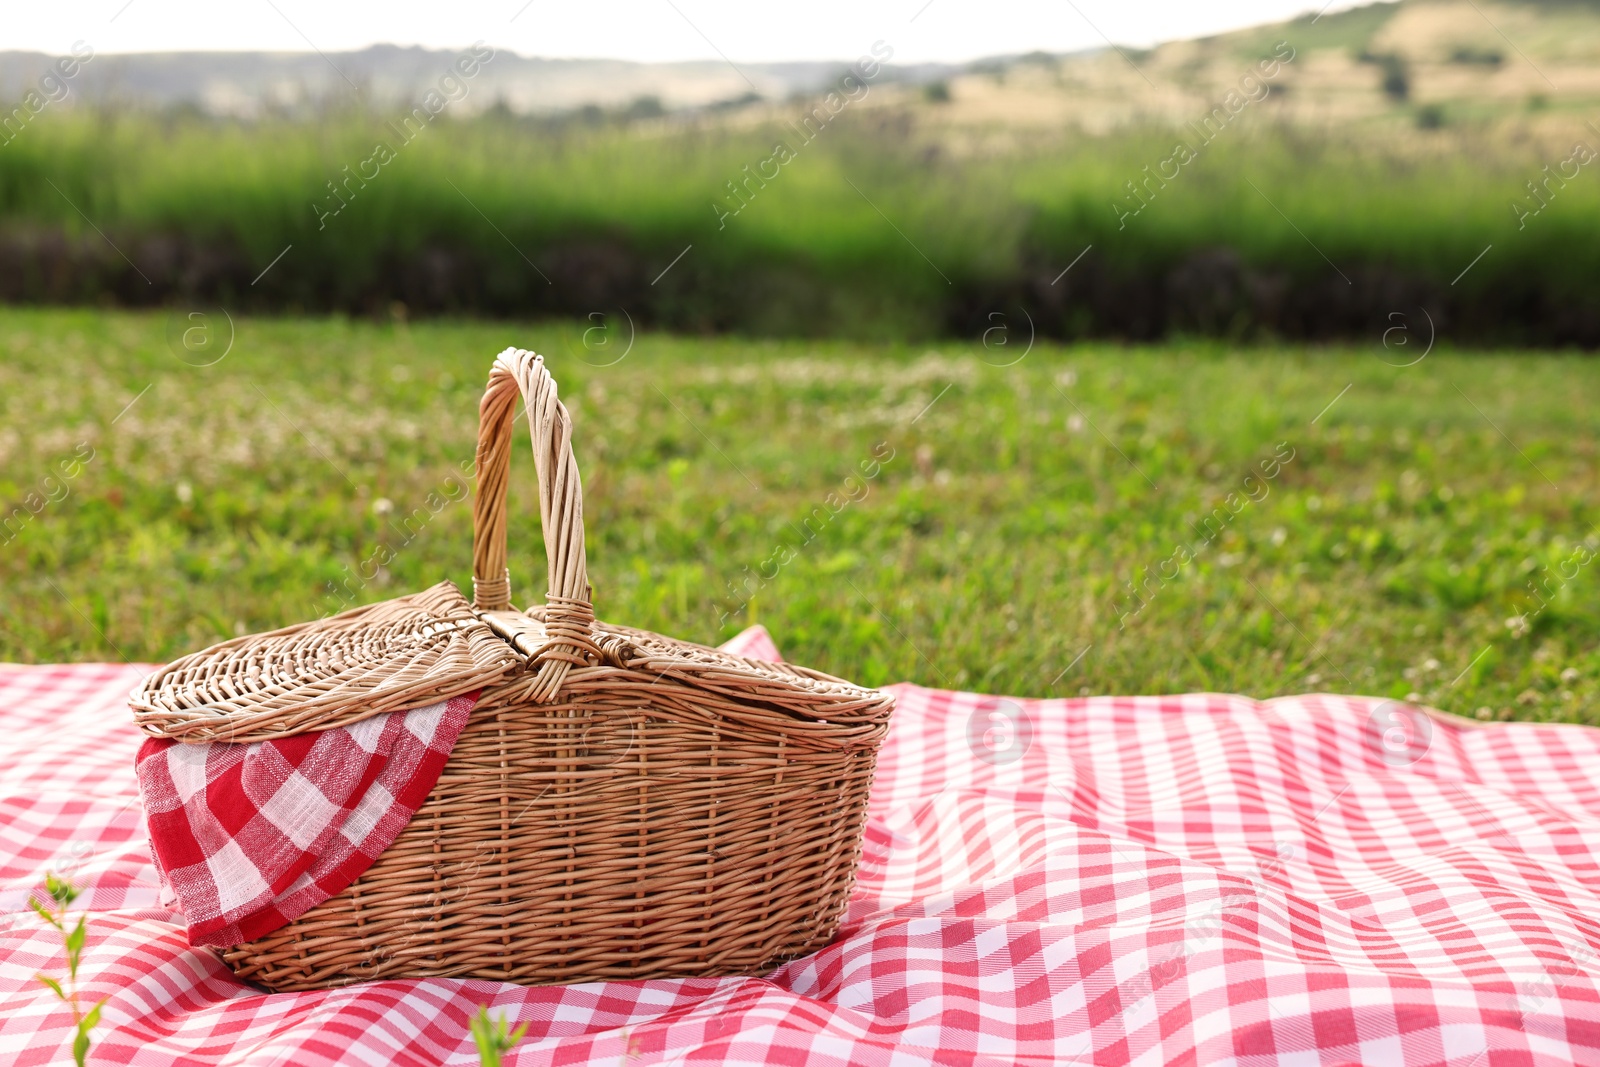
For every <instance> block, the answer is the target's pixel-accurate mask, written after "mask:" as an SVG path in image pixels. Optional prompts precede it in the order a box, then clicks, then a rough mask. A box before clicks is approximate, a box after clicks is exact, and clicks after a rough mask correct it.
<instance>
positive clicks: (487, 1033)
mask: <svg viewBox="0 0 1600 1067" xmlns="http://www.w3.org/2000/svg"><path fill="white" fill-rule="evenodd" d="M527 1032H528V1024H527V1023H523V1024H522V1025H521V1026H519V1027H517V1028H516V1029H515V1030H510V1029H509V1028H508V1027H507V1025H506V1021H505V1019H503V1018H502V1019H491V1018H489V1006H488V1005H487V1004H480V1005H478V1014H477V1015H475V1016H474V1017H473V1019H472V1040H473V1042H474V1043H476V1044H477V1046H478V1063H479V1064H480V1065H481V1067H500V1057H501V1056H503V1055H505V1054H506V1053H507V1052H510V1051H511V1050H512V1049H514V1048H516V1047H517V1042H519V1041H521V1040H522V1038H523V1035H525V1034H526V1033H527Z"/></svg>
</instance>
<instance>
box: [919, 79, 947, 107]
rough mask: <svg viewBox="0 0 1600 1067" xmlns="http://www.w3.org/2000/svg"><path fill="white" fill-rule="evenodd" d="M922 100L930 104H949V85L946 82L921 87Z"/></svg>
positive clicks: (931, 83)
mask: <svg viewBox="0 0 1600 1067" xmlns="http://www.w3.org/2000/svg"><path fill="white" fill-rule="evenodd" d="M922 99H924V100H926V101H927V102H928V103H930V104H948V103H949V102H950V83H949V82H946V81H936V82H929V83H928V84H927V85H924V86H923V87H922Z"/></svg>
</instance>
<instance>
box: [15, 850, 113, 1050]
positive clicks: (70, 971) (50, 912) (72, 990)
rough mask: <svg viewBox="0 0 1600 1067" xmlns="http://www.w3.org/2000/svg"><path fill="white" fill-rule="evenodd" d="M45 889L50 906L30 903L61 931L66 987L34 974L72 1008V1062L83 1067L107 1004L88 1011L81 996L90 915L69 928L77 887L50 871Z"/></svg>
mask: <svg viewBox="0 0 1600 1067" xmlns="http://www.w3.org/2000/svg"><path fill="white" fill-rule="evenodd" d="M45 889H46V891H47V892H48V893H49V894H50V901H51V904H50V906H49V907H46V906H45V905H44V904H43V903H42V902H41V901H40V900H39V898H38V897H35V896H30V897H29V898H28V906H29V907H31V908H32V909H33V910H34V911H35V912H37V913H38V915H39V918H41V919H43V920H44V921H45V922H47V923H49V924H50V925H51V926H53V927H55V928H56V930H58V931H59V932H60V933H61V941H62V945H63V947H64V948H65V950H66V954H67V982H66V985H65V986H63V985H62V984H61V983H60V982H59V981H57V980H56V979H54V978H51V977H50V976H49V975H46V974H40V975H36V976H35V977H37V978H38V979H39V981H41V982H43V983H44V984H45V985H46V986H48V987H49V988H50V991H51V992H52V993H54V994H55V995H56V996H57V997H59V998H60V999H61V1001H62V1002H63V1003H64V1004H67V1005H68V1006H69V1007H71V1008H72V1023H73V1027H74V1029H75V1030H76V1033H75V1034H74V1036H73V1039H72V1061H73V1063H75V1064H77V1067H84V1060H85V1059H86V1058H87V1057H88V1055H89V1031H91V1030H93V1029H94V1028H95V1026H96V1025H97V1024H98V1023H99V1022H100V1009H101V1008H103V1007H104V1006H105V1003H106V1002H105V1001H104V1000H101V1001H100V1002H99V1003H97V1004H95V1006H94V1007H92V1008H90V1009H89V1010H88V1011H84V1010H83V1002H82V1001H81V1000H80V999H79V996H78V963H79V961H80V960H81V959H82V956H83V943H84V940H85V939H86V938H87V937H88V926H87V922H88V916H86V915H80V916H78V923H77V925H76V926H74V927H72V929H70V930H68V929H67V908H68V906H69V905H71V903H72V902H73V901H74V900H77V899H78V893H79V890H78V888H77V887H76V886H74V885H73V884H72V883H71V882H69V881H67V880H66V879H64V878H58V877H56V875H55V874H54V873H50V874H46V875H45Z"/></svg>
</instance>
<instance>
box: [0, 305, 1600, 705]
mask: <svg viewBox="0 0 1600 1067" xmlns="http://www.w3.org/2000/svg"><path fill="white" fill-rule="evenodd" d="M591 325H592V324H590V323H587V322H579V323H575V324H545V325H533V326H526V325H510V324H493V323H487V324H485V323H478V324H460V323H449V322H434V323H426V324H416V323H413V324H410V325H405V324H390V325H373V324H368V323H362V322H350V321H345V320H340V319H313V320H295V319H257V318H244V317H240V318H238V319H237V320H236V322H235V324H234V326H233V327H231V328H230V327H229V326H228V325H227V323H226V321H225V320H221V319H217V320H211V321H207V322H196V321H190V320H183V319H173V318H169V316H167V315H164V314H162V313H121V312H111V313H101V312H61V311H50V312H42V311H18V310H11V311H6V312H0V355H3V357H4V358H3V360H0V427H3V429H0V499H4V500H7V501H10V502H12V503H11V504H9V505H8V508H10V509H12V510H9V511H8V513H7V514H6V515H4V516H0V520H3V521H4V522H7V523H10V524H11V525H10V526H8V527H5V532H4V534H3V535H0V537H3V541H4V543H0V660H23V661H53V660H78V659H89V660H96V659H116V658H126V659H130V660H143V661H150V660H162V659H166V658H169V657H172V656H174V655H177V654H179V653H181V652H184V651H187V650H191V649H194V648H197V647H199V646H201V645H204V644H207V643H210V642H213V641H215V640H218V639H221V638H224V637H228V636H232V635H234V634H236V633H244V632H247V631H253V630H260V629H265V628H270V627H275V626H279V625H284V624H288V623H291V622H296V621H300V620H304V619H308V618H312V617H316V616H318V615H320V614H323V613H324V612H326V611H328V610H330V609H333V608H337V607H339V606H341V605H344V604H354V603H365V602H369V601H373V600H378V599H383V598H385V597H389V596H394V595H397V594H399V593H401V592H405V591H410V590H414V589H417V588H420V587H422V586H424V585H426V584H430V583H432V582H434V581H437V580H439V579H441V578H446V577H448V578H452V579H454V580H455V581H457V582H458V583H459V584H462V585H466V584H467V583H468V580H469V577H470V572H469V561H470V551H471V520H470V505H469V504H468V503H467V501H466V499H465V496H464V493H465V488H466V485H465V481H464V479H463V473H462V468H461V464H462V463H464V462H467V461H469V460H470V457H471V455H472V447H473V441H474V434H475V411H476V403H477V399H478V396H479V392H480V390H481V387H482V381H483V379H484V377H485V375H486V371H487V367H488V364H489V362H490V360H491V358H492V356H493V354H494V353H495V352H497V351H499V350H500V349H501V348H502V347H504V346H505V345H507V344H508V343H513V342H515V343H518V344H521V345H524V346H527V347H533V348H535V349H537V350H539V351H543V352H545V353H546V354H547V356H548V358H549V360H550V363H551V366H552V369H553V370H554V372H555V374H556V376H557V379H558V381H559V382H560V384H561V388H562V393H563V396H564V398H565V399H566V402H567V404H568V405H569V407H570V408H571V409H572V412H573V416H574V419H575V422H576V436H575V441H576V447H577V450H578V458H579V462H580V465H581V467H582V470H583V474H584V481H585V487H586V505H585V516H586V522H587V530H588V549H589V561H590V574H591V578H592V581H593V583H594V588H595V599H596V605H597V609H598V611H599V613H600V615H601V616H602V617H603V618H606V619H609V620H612V621H616V622H621V623H627V624H632V625H637V626H643V627H647V628H650V629H655V630H659V631H663V632H667V633H671V634H674V635H679V636H682V637H686V638H690V639H693V640H699V641H705V642H716V641H719V640H721V639H724V638H726V637H727V636H730V635H731V634H733V633H735V632H737V631H738V630H739V629H741V628H742V627H744V626H745V625H747V624H748V623H750V622H761V623H764V624H765V625H767V626H768V627H769V628H770V629H771V630H772V631H773V633H774V635H775V636H776V638H777V640H778V643H779V644H780V646H781V647H782V648H783V649H784V650H785V652H786V653H787V654H789V655H790V656H791V657H792V658H793V659H795V660H797V661H800V662H804V663H807V664H811V665H814V666H817V667H820V668H822V669H825V670H829V671H832V672H834V673H837V674H841V675H844V676H846V677H850V678H854V679H858V680H861V681H864V682H868V683H884V682H889V681H895V680H900V679H913V680H915V681H918V682H921V683H924V684H928V685H935V686H949V687H958V688H970V689H978V690H983V691H988V692H994V693H1010V694H1017V695H1029V696H1044V695H1058V696H1059V695H1075V694H1079V693H1097V694H1099V693H1158V692H1172V691H1189V690H1203V689H1210V690H1224V691H1236V692H1244V693H1250V694H1255V695H1259V696H1267V695H1273V694H1279V693H1289V692H1299V691H1308V690H1337V691H1343V692H1353V693H1369V694H1378V695H1389V696H1394V697H1405V696H1407V695H1408V694H1413V693H1414V694H1417V697H1418V698H1419V699H1422V700H1425V701H1427V702H1429V703H1431V704H1434V705H1436V706H1439V707H1442V708H1446V709H1448V710H1452V711H1457V712H1461V713H1465V714H1473V713H1475V712H1476V711H1477V709H1479V708H1486V709H1488V711H1486V712H1485V713H1484V714H1485V715H1487V716H1498V717H1502V718H1504V717H1516V718H1525V719H1556V720H1569V721H1585V722H1600V718H1597V717H1596V712H1595V710H1594V709H1595V708H1597V707H1600V642H1597V640H1596V638H1597V636H1600V608H1597V606H1596V605H1597V604H1600V598H1597V596H1596V594H1595V589H1596V586H1595V583H1596V582H1597V581H1600V569H1597V568H1596V567H1595V566H1594V565H1592V564H1591V563H1590V562H1589V560H1590V558H1592V555H1593V554H1594V553H1596V552H1600V532H1597V531H1596V529H1595V521H1596V518H1597V517H1600V466H1597V462H1600V457H1597V441H1600V434H1597V432H1596V431H1597V428H1600V427H1597V425H1596V416H1595V413H1594V408H1593V404H1592V403H1591V399H1592V397H1594V396H1595V395H1596V391H1597V389H1600V365H1597V364H1596V363H1595V362H1594V361H1593V360H1591V359H1585V358H1579V357H1573V356H1564V355H1552V354H1545V353H1539V352H1533V351H1517V352H1508V353H1506V354H1503V355H1483V354H1474V353H1463V352H1459V351H1453V350H1449V349H1447V348H1444V347H1438V348H1435V349H1434V351H1432V352H1431V353H1430V354H1429V355H1428V356H1427V357H1426V358H1424V359H1422V361H1421V362H1419V363H1416V364H1415V365H1413V366H1409V367H1397V366H1391V365H1389V364H1388V363H1386V362H1384V360H1388V361H1390V362H1392V363H1400V362H1405V361H1407V360H1409V359H1411V358H1415V355H1416V353H1417V352H1418V351H1419V349H1418V348H1416V347H1413V348H1411V349H1409V350H1402V349H1399V348H1390V349H1383V348H1381V347H1379V346H1377V345H1373V346H1370V347H1364V348H1344V349H1322V348H1300V347H1288V346H1284V347H1278V348H1268V349H1249V350H1244V351H1233V350H1229V349H1226V348H1223V347H1220V346H1214V345H1210V344H1198V343H1195V344H1176V345H1172V346H1167V347H1139V348H1132V349H1124V348H1119V347H1112V346H1102V345H1076V346H1071V347H1060V346H1052V345H1047V344H1043V343H1040V344H1036V345H1034V346H1033V348H1032V349H1031V351H1026V354H1025V355H1023V352H1024V351H1025V346H1024V343H1023V341H1024V339H1023V338H1020V337H1014V338H1013V340H1015V342H1016V343H1015V344H1013V345H1010V346H1001V345H998V343H994V344H992V345H991V346H990V347H987V348H986V347H983V346H982V345H979V344H975V343H974V344H961V343H954V344H947V345H941V346H938V347H936V348H929V347H927V346H923V345H909V346H908V345H863V344H854V343H846V342H805V341H787V342H771V341H753V340H742V339H737V338H728V339H721V340H711V341H707V340H697V339H684V338H679V337H672V336H667V335H662V334H652V333H642V334H639V335H638V336H637V337H634V338H633V339H632V343H631V347H629V340H630V339H629V337H628V336H627V334H626V331H625V327H624V326H622V325H620V324H614V325H615V329H614V330H613V329H611V328H609V327H608V328H607V329H605V330H602V331H601V332H589V333H586V332H585V331H586V330H587V329H590V328H591ZM195 328H203V329H209V330H212V331H213V332H212V333H211V334H209V335H208V336H207V337H206V338H205V340H206V342H207V343H208V344H211V345H212V346H213V347H211V348H209V349H206V348H203V347H201V348H197V347H195V346H193V345H191V346H190V347H189V348H185V347H184V346H183V345H182V344H181V343H180V342H181V340H182V338H181V330H182V329H195ZM191 340H194V338H191ZM229 340H231V348H227V347H226V343H227V342H228V341H229ZM990 340H991V342H998V340H999V338H998V337H991V338H990ZM223 351H226V355H225V356H223V358H221V359H220V361H219V362H216V363H214V364H212V365H210V366H195V365H192V364H196V363H205V362H208V361H209V360H211V359H213V358H216V357H217V356H218V355H220V354H221V353H222V352H223ZM174 353H182V354H183V356H184V359H183V360H180V359H179V358H177V356H176V355H175V354H174ZM624 353H625V354H624ZM1019 356H1021V358H1020V361H1019V362H1016V363H1014V364H1013V365H1010V366H1000V365H997V364H1003V363H1007V362H1009V361H1011V360H1015V359H1018V357H1019ZM613 361H615V362H613ZM605 364H610V365H605ZM526 459H527V457H526V456H525V455H524V456H521V457H519V462H518V463H517V464H516V465H515V467H514V485H513V493H512V505H513V512H514V516H515V518H514V525H513V543H512V551H511V566H512V573H513V580H514V585H515V590H516V594H515V595H516V597H517V599H518V601H519V603H524V604H525V603H527V602H529V601H530V600H531V599H532V598H534V597H536V596H537V594H538V593H539V591H540V590H542V588H543V569H544V564H543V558H542V549H541V547H540V541H539V537H538V530H537V505H536V495H535V491H534V488H533V472H532V464H531V462H527V461H526ZM29 494H33V495H32V496H30V495H29ZM19 504H20V505H21V509H20V511H19V510H16V509H17V508H18V506H19ZM33 505H37V513H34V512H33V511H32V510H31V509H32V507H33ZM1130 583H1132V584H1131V585H1130ZM1530 583H1532V584H1531V585H1530ZM1530 589H1532V590H1536V591H1537V592H1538V594H1539V596H1538V598H1537V599H1536V598H1535V596H1534V594H1533V592H1530Z"/></svg>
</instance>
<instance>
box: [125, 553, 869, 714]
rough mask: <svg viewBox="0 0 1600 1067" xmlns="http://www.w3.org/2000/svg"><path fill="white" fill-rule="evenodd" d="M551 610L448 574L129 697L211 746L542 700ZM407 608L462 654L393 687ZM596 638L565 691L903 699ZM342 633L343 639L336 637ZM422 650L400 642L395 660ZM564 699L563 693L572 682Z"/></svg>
mask: <svg viewBox="0 0 1600 1067" xmlns="http://www.w3.org/2000/svg"><path fill="white" fill-rule="evenodd" d="M544 611H545V608H544V607H543V606H542V605H541V606H536V607H533V608H530V609H528V610H527V611H524V612H516V611H515V609H512V610H511V611H506V612H489V611H480V610H478V609H476V608H473V607H472V606H471V605H469V604H467V602H466V599H465V598H464V597H463V596H462V595H461V593H460V591H459V590H458V589H457V587H456V586H455V585H454V583H452V582H449V581H445V582H440V583H438V584H437V585H434V586H431V587H429V588H428V589H425V590H422V591H420V592H417V593H409V594H405V595H402V596H399V597H393V598H390V599H388V600H383V601H378V602H376V603H373V604H366V605H363V606H361V607H358V608H353V609H351V610H349V611H345V612H341V613H339V614H338V615H332V616H328V617H325V618H322V619H316V620H312V621H310V622H302V623H296V624H294V625H292V626H285V627H280V628H278V629H275V630H267V631H263V632H260V633H255V634H247V635H245V636H242V637H235V638H231V639H229V640H227V641H222V642H218V643H217V644H214V645H211V646H209V647H207V648H203V649H201V650H199V651H197V652H192V653H189V654H188V655H186V656H182V657H180V658H178V659H176V660H173V661H172V662H171V663H168V664H167V665H165V666H163V667H161V668H158V669H157V670H155V671H153V672H151V673H150V674H149V675H147V676H145V678H143V679H142V680H141V681H140V683H139V684H138V685H137V686H135V687H134V689H133V690H132V691H131V692H130V693H129V706H130V708H131V709H132V710H133V713H134V719H135V721H136V722H137V724H138V725H139V727H140V729H141V730H142V731H143V732H144V733H146V734H147V735H149V736H151V737H156V738H162V739H167V740H173V741H183V742H188V743H196V744H198V743H208V742H215V741H223V742H237V743H250V742H256V741H267V740H276V739H280V738H285V737H294V736H297V735H299V734H305V733H312V732H316V731H320V730H328V729H333V728H336V727H340V726H347V725H350V724H352V723H355V722H359V721H361V720H363V719H366V718H370V717H371V716H373V715H380V714H384V713H387V712H392V711H409V710H413V709H415V708H420V707H426V706H428V705H430V704H435V703H438V702H439V701H441V700H447V699H450V698H451V697H455V696H460V695H463V694H466V693H471V692H475V691H477V692H483V693H484V700H483V703H485V704H493V705H494V706H503V705H505V704H507V703H511V702H515V701H518V700H524V699H526V700H531V699H532V698H531V696H530V695H529V694H531V692H532V691H533V690H534V689H535V688H536V687H537V685H538V682H539V676H540V675H541V674H543V673H544V672H545V671H548V670H550V669H551V667H552V666H553V664H550V663H547V662H540V661H539V660H538V657H537V652H538V650H539V649H541V648H543V647H546V646H547V643H548V642H547V639H546V636H545V635H544V634H543V633H542V630H543V620H542V618H541V616H542V614H543V612H544ZM404 613H409V616H407V620H408V621H409V623H410V625H407V626H399V627H396V628H394V631H393V636H394V640H395V641H396V642H397V643H405V642H410V643H411V644H412V645H417V644H422V645H424V646H426V643H427V642H429V641H432V642H433V643H434V644H435V645H437V644H439V643H440V639H442V641H443V642H444V643H445V644H448V645H451V646H452V648H453V651H454V653H455V654H454V655H453V656H452V657H450V660H449V662H448V663H444V662H435V663H433V664H431V665H430V666H429V667H428V668H427V669H425V670H423V671H422V672H421V673H417V672H415V671H413V674H414V677H411V678H405V677H402V678H400V679H399V680H398V681H393V682H392V684H391V680H388V679H386V678H384V677H383V673H384V671H386V670H391V671H392V670H393V669H394V668H392V667H388V666H386V665H385V662H384V661H383V659H382V658H381V657H382V655H383V654H385V653H389V652H392V651H393V647H392V646H389V645H385V644H384V643H383V639H384V638H385V637H386V636H389V634H388V632H387V631H385V632H374V631H373V629H372V628H371V626H370V625H369V624H368V621H369V620H372V621H373V622H376V623H383V622H384V620H388V619H391V618H392V617H394V616H397V615H401V614H404ZM506 615H515V616H516V617H518V618H521V619H525V620H527V622H528V624H529V625H528V633H527V635H526V638H525V640H524V639H522V638H520V637H519V638H516V639H513V638H512V637H508V636H507V635H506V634H505V633H502V632H500V630H499V629H496V628H494V627H492V626H491V625H490V622H489V620H490V618H491V617H494V616H501V617H503V616H506ZM496 621H498V620H496ZM502 629H503V627H502ZM593 633H594V640H595V645H596V647H597V649H599V651H600V652H601V653H602V659H601V661H600V662H598V663H595V664H592V665H588V666H576V667H569V669H568V670H567V671H563V672H562V674H563V681H564V685H563V687H562V688H563V689H565V688H567V686H568V685H569V684H570V685H579V684H585V685H586V684H590V683H593V682H594V681H595V679H596V678H598V677H602V676H604V675H605V674H608V673H610V672H619V673H620V672H627V673H630V674H632V673H636V672H640V671H644V672H647V673H649V674H650V675H652V676H653V677H654V678H655V681H657V682H669V683H676V684H679V685H683V686H687V687H690V688H693V689H700V690H704V691H706V692H708V693H714V694H717V695H719V696H722V697H724V698H732V699H735V700H740V701H746V702H749V703H752V704H755V703H759V704H762V705H764V706H767V707H770V708H778V709H782V710H783V711H785V712H787V713H789V714H790V715H792V716H793V717H794V719H795V721H796V723H797V724H802V723H804V722H808V721H816V722H832V723H846V722H857V723H862V724H866V723H873V722H881V721H883V720H885V719H886V718H887V716H888V715H889V713H890V712H891V711H892V709H893V706H894V698H893V696H892V695H890V694H887V693H884V692H883V691H881V690H877V689H871V688H868V687H865V686H861V685H858V684H856V683H854V682H850V681H847V680H845V679H843V678H838V677H835V676H833V675H830V674H826V673H824V672H822V671H818V670H814V669H811V668H808V667H802V666H800V665H798V664H792V663H773V662H768V661H766V660H757V659H751V658H749V657H746V656H738V655H734V654H733V653H730V652H724V651H722V650H721V649H717V648H713V647H711V646H709V645H701V644H696V643H694V642H691V641H684V640H681V639H679V638H675V637H670V636H667V635H665V634H660V633H655V632H653V631H650V630H641V629H636V628H634V627H630V626H623V625H619V624H615V623H608V622H603V621H600V620H596V621H595V622H594V623H593ZM419 635H420V640H419ZM362 637H366V638H369V639H374V638H375V639H376V640H377V644H376V646H375V649H376V651H377V652H378V653H379V655H380V658H379V661H378V662H346V661H345V660H344V658H343V657H342V655H341V652H340V649H342V651H343V652H346V653H349V652H357V653H359V652H360V651H362V650H363V648H362V646H360V645H359V644H356V645H355V647H350V646H351V643H352V642H359V640H360V639H361V638H362ZM322 638H328V639H330V641H329V642H328V644H329V646H330V647H333V648H334V649H335V651H334V652H333V653H332V655H331V656H327V657H324V658H323V659H321V660H310V661H308V660H307V658H306V650H307V649H308V648H321V647H322V644H321V639H322ZM341 639H344V640H345V641H346V644H345V645H343V646H341V645H338V644H336V642H338V641H339V640H341ZM519 640H521V641H523V643H522V644H521V645H519V643H518V641H519ZM456 646H465V647H464V648H461V647H456ZM366 650H367V651H369V652H370V651H372V647H368V648H367V649H366ZM410 651H411V649H409V648H399V650H398V652H394V654H395V655H400V654H403V653H408V652H410ZM410 668H411V664H410V663H408V664H407V665H405V669H410ZM652 684H654V683H652ZM524 690H526V691H527V692H526V693H525V692H523V691H524ZM491 692H492V693H493V695H494V697H493V699H492V700H491V699H490V694H491ZM556 698H557V700H558V701H559V700H560V699H561V690H558V691H557V694H556Z"/></svg>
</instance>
